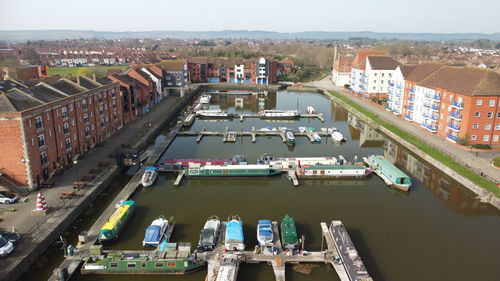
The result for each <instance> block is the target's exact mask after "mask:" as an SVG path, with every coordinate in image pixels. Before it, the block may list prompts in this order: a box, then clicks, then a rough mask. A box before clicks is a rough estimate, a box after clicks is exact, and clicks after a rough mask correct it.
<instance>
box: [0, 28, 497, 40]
mask: <svg viewBox="0 0 500 281" xmlns="http://www.w3.org/2000/svg"><path fill="white" fill-rule="evenodd" d="M167 37H168V38H179V39H257V40H259V39H282V40H286V39H304V40H307V39H317V40H332V39H340V40H346V39H349V38H371V39H380V40H389V39H399V40H418V41H453V40H477V39H489V40H492V41H500V32H497V33H491V34H485V33H381V32H371V31H359V32H337V31H332V32H327V31H305V32H294V33H281V32H273V31H259V30H221V31H137V32H132V31H125V32H110V31H94V30H6V31H0V40H3V41H27V40H63V39H80V38H84V39H92V38H96V39H123V38H167Z"/></svg>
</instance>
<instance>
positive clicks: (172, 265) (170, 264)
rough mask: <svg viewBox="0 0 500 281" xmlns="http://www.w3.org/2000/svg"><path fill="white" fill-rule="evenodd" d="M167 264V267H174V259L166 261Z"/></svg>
mask: <svg viewBox="0 0 500 281" xmlns="http://www.w3.org/2000/svg"><path fill="white" fill-rule="evenodd" d="M167 266H168V267H176V266H177V263H176V262H175V261H169V262H167Z"/></svg>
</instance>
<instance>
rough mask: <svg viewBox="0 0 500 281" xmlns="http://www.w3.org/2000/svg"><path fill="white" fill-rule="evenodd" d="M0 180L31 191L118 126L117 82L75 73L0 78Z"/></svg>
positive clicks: (119, 116) (118, 100)
mask: <svg viewBox="0 0 500 281" xmlns="http://www.w3.org/2000/svg"><path fill="white" fill-rule="evenodd" d="M0 85H1V87H0V142H2V146H0V155H2V157H1V158H0V173H1V176H0V177H1V178H2V179H1V180H3V181H5V180H6V181H8V182H10V183H12V184H13V185H15V186H24V187H28V189H36V188H37V187H38V186H39V185H40V184H41V183H42V182H43V181H45V180H47V179H49V178H50V177H51V176H52V175H53V174H54V172H55V171H56V170H57V169H61V168H63V167H64V166H68V165H71V164H72V161H73V159H75V158H77V157H78V156H79V155H82V154H85V153H87V151H89V150H90V149H91V148H93V147H94V146H95V145H96V144H99V143H101V142H103V141H104V140H106V139H107V138H109V137H110V136H111V135H112V134H113V133H115V132H116V131H117V130H119V129H120V128H122V126H123V117H122V116H123V113H122V108H123V106H122V97H121V95H120V86H119V84H118V83H116V82H114V81H112V80H110V79H108V78H95V77H94V78H89V77H86V76H79V77H76V78H73V79H67V78H61V79H58V80H55V81H51V82H43V81H42V82H38V83H36V84H35V83H29V84H21V83H18V82H15V81H11V80H4V81H0Z"/></svg>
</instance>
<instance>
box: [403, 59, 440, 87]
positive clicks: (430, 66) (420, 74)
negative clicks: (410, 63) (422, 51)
mask: <svg viewBox="0 0 500 281" xmlns="http://www.w3.org/2000/svg"><path fill="white" fill-rule="evenodd" d="M443 66H444V64H442V63H435V62H424V63H421V64H418V65H417V66H415V68H414V69H413V70H412V72H411V73H410V74H409V75H408V77H406V80H409V81H413V82H420V81H422V79H424V78H425V77H427V76H429V75H431V74H432V73H434V72H436V71H437V70H438V69H440V68H441V67H443Z"/></svg>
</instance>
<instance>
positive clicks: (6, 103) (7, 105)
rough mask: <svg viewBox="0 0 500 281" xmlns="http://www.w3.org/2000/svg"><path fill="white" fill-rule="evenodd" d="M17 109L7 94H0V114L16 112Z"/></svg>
mask: <svg viewBox="0 0 500 281" xmlns="http://www.w3.org/2000/svg"><path fill="white" fill-rule="evenodd" d="M16 111H17V110H16V108H15V107H14V105H13V104H12V103H11V102H10V100H9V98H8V97H7V95H6V94H5V93H2V92H0V112H16Z"/></svg>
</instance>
